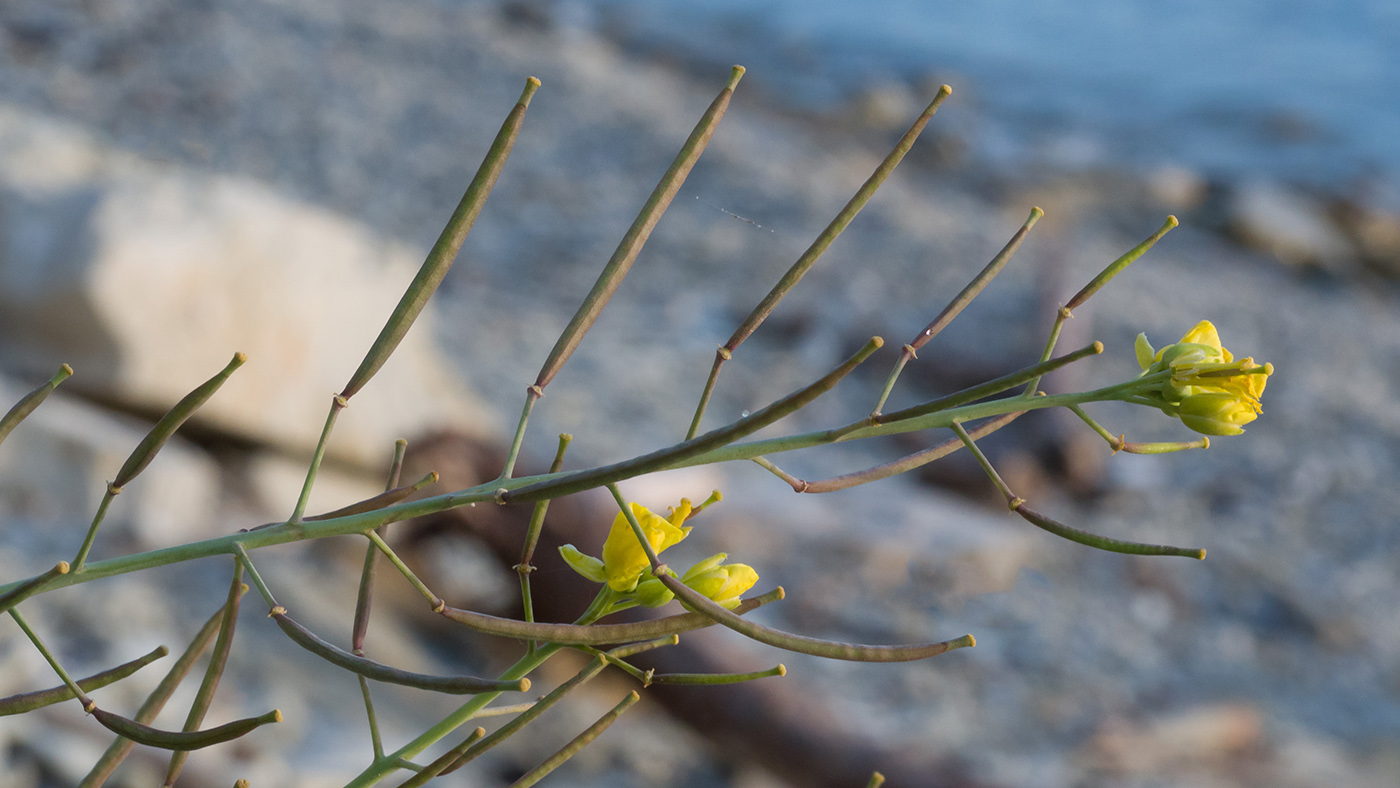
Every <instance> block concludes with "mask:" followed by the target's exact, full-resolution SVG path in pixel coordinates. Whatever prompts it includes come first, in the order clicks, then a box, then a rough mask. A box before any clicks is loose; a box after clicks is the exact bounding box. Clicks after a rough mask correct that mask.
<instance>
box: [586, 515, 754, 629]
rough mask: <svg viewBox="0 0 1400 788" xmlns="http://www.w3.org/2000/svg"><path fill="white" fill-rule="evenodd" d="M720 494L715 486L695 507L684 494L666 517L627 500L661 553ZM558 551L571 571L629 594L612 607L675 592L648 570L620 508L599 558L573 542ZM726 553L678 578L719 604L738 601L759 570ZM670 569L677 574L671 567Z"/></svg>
mask: <svg viewBox="0 0 1400 788" xmlns="http://www.w3.org/2000/svg"><path fill="white" fill-rule="evenodd" d="M720 498H721V496H720V494H719V493H718V492H715V493H714V494H713V495H711V496H710V497H709V499H707V500H706V501H705V502H704V503H702V504H701V505H700V506H698V507H692V506H691V503H690V500H689V499H688V498H682V499H681V502H680V505H679V506H676V507H675V508H673V509H671V510H670V511H669V513H668V514H667V516H665V517H662V516H660V515H658V514H655V513H653V512H652V511H651V510H650V509H648V508H646V507H645V506H642V505H641V504H639V503H633V504H630V506H631V508H632V515H633V516H634V517H636V518H637V523H638V524H639V525H641V526H642V533H643V534H645V535H646V538H647V542H648V543H649V544H650V545H651V549H652V550H654V551H656V552H657V553H658V554H660V553H661V552H662V551H663V550H665V549H667V548H668V547H671V546H672V545H675V544H678V543H680V542H681V541H683V540H684V539H685V538H686V537H687V536H689V535H690V526H688V525H685V524H684V523H685V521H686V520H687V519H689V518H691V517H693V516H694V515H696V514H698V513H699V512H700V511H702V510H703V509H704V508H705V507H707V506H709V505H710V504H712V503H715V502H716V501H719V500H720ZM559 554H560V555H561V556H563V557H564V561H565V562H567V563H568V564H569V566H570V567H572V568H573V570H574V571H575V572H578V573H579V574H581V575H583V576H584V577H586V578H588V579H589V580H592V581H593V582H595V583H606V584H607V585H608V588H609V589H611V590H612V591H613V593H615V594H619V595H627V598H625V599H619V600H618V603H616V604H614V606H613V609H614V610H618V609H621V608H622V607H623V606H630V604H638V605H644V606H646V607H660V606H662V605H664V604H666V603H667V602H670V601H671V600H672V599H673V598H674V596H675V595H674V594H672V593H671V591H670V590H669V589H667V588H666V586H665V585H663V584H662V582H661V581H660V580H658V579H657V578H656V577H655V575H653V574H652V571H651V565H650V563H649V562H648V560H647V554H646V551H645V550H643V549H642V545H641V543H640V542H638V541H637V535H636V534H635V533H634V532H633V531H632V526H631V524H630V523H628V522H627V516H626V515H625V514H623V513H622V512H618V513H617V516H616V517H614V518H613V522H612V528H611V529H610V530H609V531H608V538H607V540H606V541H604V542H603V557H602V558H596V557H594V556H591V555H588V554H586V553H583V552H582V551H580V550H579V549H578V548H576V547H574V546H573V545H571V544H567V545H564V546H563V547H560V548H559ZM726 558H728V555H726V554H725V553H716V554H715V555H712V556H710V557H709V558H706V559H705V560H703V561H701V562H699V563H697V564H695V565H694V566H692V567H691V568H690V569H689V570H687V571H686V573H685V574H684V575H681V576H680V579H681V582H683V583H685V584H686V585H687V586H690V587H691V588H693V589H695V590H696V591H698V592H699V593H701V594H704V595H705V596H706V597H708V598H710V599H712V600H714V601H715V602H716V603H718V604H719V605H721V606H723V607H726V608H731V609H732V608H734V607H735V606H737V605H738V604H739V601H740V597H741V596H742V595H743V593H744V592H745V591H747V590H749V589H750V588H752V587H753V585H754V583H757V582H758V573H757V572H755V571H754V570H753V568H752V567H750V566H748V565H746V564H726V563H724V560H725V559H726ZM667 571H668V572H670V570H669V569H668V570H667ZM670 574H671V576H672V577H675V576H676V574H675V573H674V572H670Z"/></svg>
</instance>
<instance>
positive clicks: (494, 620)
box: [437, 588, 783, 646]
mask: <svg viewBox="0 0 1400 788" xmlns="http://www.w3.org/2000/svg"><path fill="white" fill-rule="evenodd" d="M782 598H783V592H782V589H781V588H779V589H775V590H773V591H769V592H768V593H766V594H764V595H762V596H757V597H754V598H752V599H745V600H744V601H743V602H741V603H739V606H738V607H736V608H734V614H735V615H743V614H744V613H747V612H749V611H750V610H753V609H755V608H758V607H762V606H763V605H766V604H768V603H769V602H775V601H777V600H779V599H782ZM437 612H438V613H439V614H440V615H441V616H443V617H444V618H447V619H449V620H452V621H456V622H457V623H459V624H462V625H464V626H466V627H468V628H470V629H474V630H476V631H477V632H482V633H485V634H488V635H499V636H501V637H508V638H515V639H517V640H539V641H544V642H548V643H561V644H564V645H567V646H596V645H602V644H605V643H631V642H634V641H639V640H653V639H656V638H664V637H666V636H667V635H676V634H679V633H681V632H690V631H692V630H696V629H702V628H704V627H708V626H710V625H712V624H714V623H715V622H714V621H712V620H710V619H709V618H708V617H706V616H704V615H701V614H700V613H681V614H678V615H674V616H666V617H664V618H654V619H651V620H650V621H638V622H636V623H633V624H588V625H586V626H584V625H580V624H539V623H535V624H532V623H529V622H527V621H516V620H515V619H513V618H498V617H496V616H488V615H486V614H485V613H474V612H472V611H470V610H459V609H457V608H455V607H446V606H444V607H443V608H442V609H441V610H438V611H437ZM726 612H728V611H726Z"/></svg>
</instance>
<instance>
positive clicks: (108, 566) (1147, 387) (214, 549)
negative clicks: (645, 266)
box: [0, 373, 1170, 595]
mask: <svg viewBox="0 0 1400 788" xmlns="http://www.w3.org/2000/svg"><path fill="white" fill-rule="evenodd" d="M1163 374H1164V375H1167V376H1169V375H1170V373H1163ZM1161 382H1162V381H1161V379H1157V378H1154V377H1153V376H1144V377H1142V378H1138V379H1136V380H1133V381H1129V382H1127V383H1120V384H1117V385H1113V386H1106V387H1104V388H1101V389H1095V390H1092V391H1084V392H1076V393H1071V394H1055V395H1050V396H1038V397H1034V398H1031V399H1025V398H1022V397H1020V396H1015V397H1005V398H1002V399H996V400H989V401H986V402H978V403H974V404H971V405H965V406H961V407H956V408H950V409H948V410H942V411H937V412H934V413H929V414H927V415H922V416H917V417H912V418H908V419H903V420H900V421H897V422H892V423H881V424H875V425H871V424H869V423H868V420H867V419H862V420H861V421H859V422H856V423H855V424H854V425H852V427H853V428H852V429H849V430H846V431H845V432H844V433H843V434H842V435H840V439H841V440H860V439H866V438H875V437H882V436H888V435H899V434H903V433H908V432H916V431H919V430H927V429H936V428H947V427H948V425H950V424H952V423H953V422H954V421H976V420H980V419H985V418H993V417H996V416H1004V415H1006V414H1009V413H1017V412H1021V411H1031V410H1040V409H1043V408H1056V407H1064V406H1067V405H1078V404H1083V403H1087V402H1104V401H1109V400H1124V401H1131V400H1132V398H1133V397H1135V396H1138V395H1140V394H1142V393H1144V392H1148V391H1151V390H1152V389H1154V388H1157V387H1160V384H1161ZM775 404H776V405H781V404H782V403H775ZM770 407H772V406H770ZM755 415H757V414H755ZM774 420H776V419H774ZM740 423H742V424H743V427H742V428H740V429H734V430H732V431H730V432H728V433H727V434H726V435H725V436H723V438H722V439H720V440H716V441H713V442H710V441H707V442H706V444H705V445H704V446H702V447H701V450H699V451H694V450H693V449H694V448H695V445H694V443H693V442H686V443H681V444H677V445H676V446H673V447H671V448H669V449H663V450H661V451H659V452H653V453H651V454H648V455H643V456H641V457H636V458H634V459H631V460H628V461H626V462H621V463H617V464H615V465H610V466H605V467H602V468H592V469H586V470H581V471H569V472H567V473H555V474H548V473H546V474H540V475H538V476H523V477H520V478H516V479H510V480H508V481H506V482H503V483H499V485H498V483H497V482H495V481H494V480H493V481H491V482H488V483H486V484H482V485H477V486H476V487H469V488H466V489H463V490H457V491H455V492H451V493H444V494H442V495H436V496H432V497H429V498H422V499H419V500H416V501H407V502H405V503H401V504H398V505H396V506H392V507H388V508H385V509H379V510H376V511H372V512H363V513H360V514H355V515H350V516H347V517H341V518H336V519H332V520H323V521H319V522H302V523H291V522H287V523H278V524H275V525H272V526H270V527H267V528H261V529H257V530H252V531H247V532H242V533H233V534H227V535H224V536H220V537H215V538H212V539H206V540H203V541H199V542H191V543H189V544H184V545H177V546H173V547H166V548H160V549H157V550H150V551H147V552H144V553H137V554H134V555H129V556H121V557H118V558H110V559H106V560H103V561H96V562H93V563H91V564H88V565H87V567H85V568H84V570H83V572H82V573H71V572H70V573H69V574H67V575H62V576H60V577H56V578H54V579H53V581H52V582H51V583H50V584H49V585H48V586H47V587H46V591H47V590H56V589H59V588H67V587H68V586H72V585H78V584H81V583H86V582H89V581H92V580H97V579H100V578H104V577H113V576H116V575H123V574H128V573H130V572H137V571H142V570H146V569H152V568H155V567H159V566H167V565H170V564H175V563H181V562H184V561H190V560H194V559H196V558H207V557H209V556H214V555H226V554H229V553H232V552H233V546H234V545H235V544H241V545H242V546H243V547H244V548H245V549H247V550H250V551H251V550H256V549H260V548H263V547H271V546H273V545H279V544H288V543H291V542H300V541H305V540H308V539H322V538H326V537H330V536H345V535H347V534H363V533H364V532H366V531H368V530H371V529H374V528H377V527H379V526H382V525H385V524H387V523H394V522H400V521H402V520H408V519H411V518H414V517H422V516H424V515H429V514H435V513H438V512H443V511H448V510H450V509H456V508H458V507H461V506H465V505H468V504H471V503H477V502H483V501H490V500H493V499H495V498H497V496H498V492H497V488H498V487H501V488H505V489H506V490H508V491H518V490H523V489H526V488H533V491H534V495H533V496H532V497H535V498H538V499H544V498H553V497H557V496H559V495H563V494H565V493H566V492H570V491H573V490H575V489H587V488H592V487H597V486H601V485H603V484H607V483H609V482H617V481H622V480H624V479H629V478H632V477H633V476H637V475H640V474H642V473H648V472H651V471H654V470H669V469H673V468H685V467H691V466H696V465H709V464H712V463H716V462H726V461H730V460H752V459H753V458H755V457H760V456H763V455H769V454H776V453H780V452H785V451H795V450H798V449H806V448H812V447H815V446H823V445H826V444H829V443H833V442H835V441H836V438H835V437H833V432H834V431H833V430H818V431H815V432H806V433H799V434H794V435H788V436H784V437H778V438H769V439H765V440H756V441H748V442H739V441H738V438H740V437H743V436H744V435H748V434H750V433H751V432H753V431H754V429H751V428H752V425H753V423H752V422H751V421H750V422H745V421H744V420H742V419H741V420H740V422H736V424H740ZM725 429H728V428H725ZM843 429H844V428H843ZM715 432H719V431H715ZM711 434H713V433H711ZM706 439H707V436H701V437H700V438H696V439H694V440H695V441H701V440H706ZM32 579H33V578H30V579H28V580H18V581H15V582H12V583H9V584H6V585H4V586H0V595H3V594H6V593H9V592H10V591H13V590H14V589H15V588H18V587H19V586H21V585H22V584H24V583H26V582H30V581H32Z"/></svg>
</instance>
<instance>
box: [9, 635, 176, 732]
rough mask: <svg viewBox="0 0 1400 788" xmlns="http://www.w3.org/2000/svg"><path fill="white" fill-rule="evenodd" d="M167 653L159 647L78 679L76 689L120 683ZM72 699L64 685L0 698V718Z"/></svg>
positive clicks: (96, 687)
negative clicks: (141, 655) (128, 660)
mask: <svg viewBox="0 0 1400 788" xmlns="http://www.w3.org/2000/svg"><path fill="white" fill-rule="evenodd" d="M169 653H170V650H169V649H167V648H166V647H165V646H160V647H158V648H157V649H156V650H155V651H152V652H151V653H149V654H147V655H146V656H144V657H138V658H137V659H133V660H132V661H130V662H126V663H123V664H121V665H118V666H116V667H115V668H112V669H111V670H104V671H102V672H101V673H96V674H93V675H91V676H88V677H87V678H85V679H80V680H79V681H78V688H79V689H81V690H82V691H83V692H91V691H93V690H95V689H101V688H102V687H105V686H107V685H108V684H111V683H113V682H116V681H121V680H122V679H124V678H126V677H127V676H130V675H131V674H133V673H135V672H136V671H138V670H140V669H141V668H144V667H146V666H147V665H149V664H151V663H152V662H155V661H156V660H158V659H160V658H161V657H163V656H165V655H166V654H169ZM72 697H73V690H71V689H69V688H68V686H67V685H66V684H65V685H60V686H57V687H54V688H52V689H46V690H39V691H38V692H26V693H24V694H23V695H11V696H10V697H8V698H0V717H4V716H8V715H10V714H23V713H25V712H27V711H33V710H35V709H41V708H43V707H45V706H52V705H53V704H55V703H62V702H63V701H65V700H69V699H71V698H72Z"/></svg>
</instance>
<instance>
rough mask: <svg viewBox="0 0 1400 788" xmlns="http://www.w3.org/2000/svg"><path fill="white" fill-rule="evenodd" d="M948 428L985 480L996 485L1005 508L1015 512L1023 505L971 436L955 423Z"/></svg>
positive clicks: (1022, 501)
mask: <svg viewBox="0 0 1400 788" xmlns="http://www.w3.org/2000/svg"><path fill="white" fill-rule="evenodd" d="M949 426H951V427H952V429H953V432H956V433H957V434H958V440H960V441H962V442H963V445H964V446H966V447H967V450H968V451H969V452H971V453H972V456H973V457H976V458H977V464H978V465H980V466H982V472H983V473H985V474H987V478H989V479H991V480H992V484H994V485H996V488H997V489H998V490H1000V491H1001V494H1002V495H1004V496H1005V497H1006V504H1007V506H1010V507H1011V510H1012V511H1015V510H1016V508H1017V507H1018V506H1019V505H1020V504H1023V503H1025V501H1024V500H1022V499H1021V498H1018V497H1017V496H1016V493H1014V492H1011V488H1010V487H1008V486H1007V484H1006V482H1005V481H1003V480H1002V478H1001V474H999V473H997V469H996V468H994V467H992V461H991V460H989V459H987V455H985V454H983V453H982V449H980V448H978V446H977V443H976V442H975V441H973V440H972V436H971V435H968V434H967V430H965V429H963V426H962V425H961V424H959V423H958V422H956V421H955V422H953V423H952V424H951V425H949Z"/></svg>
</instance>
